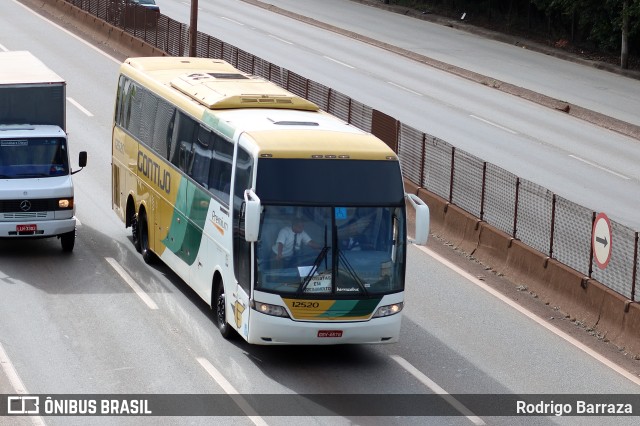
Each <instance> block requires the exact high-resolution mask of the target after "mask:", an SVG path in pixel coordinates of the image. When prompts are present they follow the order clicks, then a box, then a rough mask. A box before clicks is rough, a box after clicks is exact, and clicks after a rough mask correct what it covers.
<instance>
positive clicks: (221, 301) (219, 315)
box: [214, 282, 231, 339]
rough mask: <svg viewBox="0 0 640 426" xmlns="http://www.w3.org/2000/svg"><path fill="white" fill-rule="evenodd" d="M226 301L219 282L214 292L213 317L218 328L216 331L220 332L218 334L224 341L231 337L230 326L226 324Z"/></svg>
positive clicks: (222, 286)
mask: <svg viewBox="0 0 640 426" xmlns="http://www.w3.org/2000/svg"><path fill="white" fill-rule="evenodd" d="M226 306H227V305H226V299H225V295H224V285H223V283H221V282H219V283H218V284H217V285H216V292H215V308H214V309H215V317H216V325H217V326H218V330H220V334H222V337H224V338H225V339H228V338H229V337H231V326H230V325H229V323H228V322H227V312H226V311H227V307H226Z"/></svg>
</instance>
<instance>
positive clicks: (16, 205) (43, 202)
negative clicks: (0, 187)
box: [0, 198, 60, 217]
mask: <svg viewBox="0 0 640 426" xmlns="http://www.w3.org/2000/svg"><path fill="white" fill-rule="evenodd" d="M52 210H60V209H59V208H58V199H57V198H39V199H31V200H0V213H35V212H47V211H52ZM5 217H6V216H5Z"/></svg>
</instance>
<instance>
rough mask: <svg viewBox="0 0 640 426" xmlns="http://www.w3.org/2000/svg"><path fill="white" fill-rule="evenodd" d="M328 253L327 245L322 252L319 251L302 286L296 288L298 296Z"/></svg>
mask: <svg viewBox="0 0 640 426" xmlns="http://www.w3.org/2000/svg"><path fill="white" fill-rule="evenodd" d="M328 252H329V247H328V246H327V245H325V246H324V247H322V250H320V253H319V254H318V256H317V257H316V260H315V261H314V262H313V265H312V266H311V269H310V270H309V273H308V274H307V276H306V277H305V278H304V280H303V281H302V284H301V285H300V287H298V291H297V292H296V293H297V294H298V295H300V294H302V293H304V291H305V289H306V288H307V286H308V285H309V282H311V277H313V276H314V275H315V273H316V271H318V268H320V264H321V263H322V260H323V259H326V257H327V253H328Z"/></svg>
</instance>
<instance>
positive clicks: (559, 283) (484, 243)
mask: <svg viewBox="0 0 640 426" xmlns="http://www.w3.org/2000/svg"><path fill="white" fill-rule="evenodd" d="M405 188H409V189H410V190H411V192H412V193H415V194H417V195H418V197H420V199H422V200H423V201H424V202H425V203H426V204H427V205H428V206H429V209H430V212H431V233H432V234H434V235H437V236H439V237H441V238H443V239H445V240H446V241H448V242H450V243H451V244H452V245H453V246H454V247H456V248H458V249H460V250H462V251H464V252H466V253H468V254H470V255H472V256H473V257H474V258H476V259H478V260H479V261H480V262H482V263H483V264H486V265H489V266H490V267H491V268H492V269H493V270H494V271H496V272H499V273H502V274H503V275H504V276H505V277H507V278H508V279H509V280H510V281H511V282H513V283H514V284H515V285H524V286H525V287H527V289H528V290H529V291H531V292H533V293H535V294H536V295H537V296H538V297H539V298H540V300H541V301H543V302H545V303H549V304H550V305H551V306H553V307H557V308H558V309H559V310H560V312H561V313H562V314H563V315H566V316H568V317H569V318H570V319H571V320H575V321H579V322H580V323H582V324H583V325H584V326H585V327H586V328H587V329H591V330H593V332H594V333H597V334H598V335H599V336H601V337H602V338H605V339H608V340H610V341H611V342H613V343H614V344H616V345H617V346H618V347H624V348H625V350H626V351H628V352H630V353H633V354H640V305H639V304H638V303H635V302H632V301H630V300H628V299H627V298H625V297H624V296H622V295H620V294H619V293H617V292H615V291H613V290H611V289H609V288H608V287H606V286H605V285H603V284H602V283H600V282H598V281H596V280H593V279H589V278H588V277H585V276H584V275H583V274H581V273H580V272H578V271H576V270H574V269H572V268H570V267H568V266H566V265H564V264H562V263H560V262H558V261H557V260H555V259H551V258H549V257H548V256H546V255H545V254H543V253H541V252H539V251H537V250H535V249H533V248H532V247H529V246H527V245H526V244H524V243H522V241H519V240H517V239H514V238H512V237H511V236H510V235H509V234H507V233H505V232H503V231H501V230H499V229H497V228H495V227H493V226H491V225H489V224H487V223H486V222H482V221H479V219H478V218H475V217H473V216H472V215H471V214H469V213H467V212H465V211H463V210H462V209H460V208H459V207H457V206H455V205H452V204H450V203H449V202H448V201H447V200H445V199H443V198H441V197H439V196H437V195H435V194H432V193H430V192H429V191H426V190H425V189H423V188H419V187H418V186H417V185H415V184H412V183H409V182H408V181H405ZM414 191H416V192H414ZM407 192H408V191H407Z"/></svg>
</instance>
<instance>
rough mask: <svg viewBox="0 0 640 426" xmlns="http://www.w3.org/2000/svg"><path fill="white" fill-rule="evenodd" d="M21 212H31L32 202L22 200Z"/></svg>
mask: <svg viewBox="0 0 640 426" xmlns="http://www.w3.org/2000/svg"><path fill="white" fill-rule="evenodd" d="M20 210H22V211H23V212H28V211H29V210H31V201H29V200H22V201H21V202H20Z"/></svg>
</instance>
